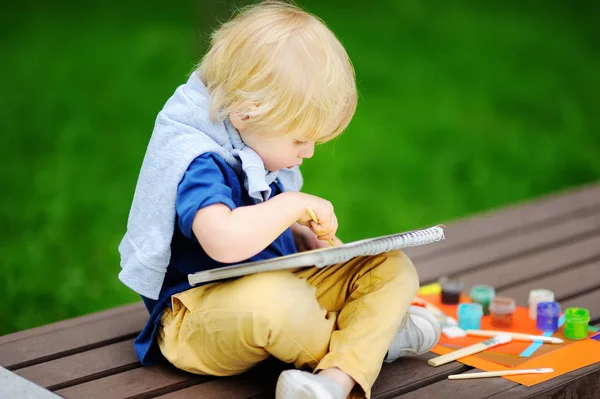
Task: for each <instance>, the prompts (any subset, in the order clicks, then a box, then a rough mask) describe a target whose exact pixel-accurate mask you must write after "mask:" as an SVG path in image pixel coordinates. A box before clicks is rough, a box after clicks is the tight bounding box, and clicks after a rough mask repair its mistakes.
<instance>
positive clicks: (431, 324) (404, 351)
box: [384, 306, 441, 363]
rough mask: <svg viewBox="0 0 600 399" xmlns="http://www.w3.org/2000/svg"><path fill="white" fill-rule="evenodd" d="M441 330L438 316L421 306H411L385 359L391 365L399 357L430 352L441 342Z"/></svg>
mask: <svg viewBox="0 0 600 399" xmlns="http://www.w3.org/2000/svg"><path fill="white" fill-rule="evenodd" d="M440 334H441V328H440V323H439V322H438V320H437V318H436V316H435V315H434V314H433V313H432V312H431V311H429V310H427V309H425V308H423V307H421V306H410V307H409V308H408V313H407V314H406V316H405V317H404V320H403V321H402V325H401V326H400V328H399V329H398V333H396V337H395V338H394V341H393V342H392V344H391V345H390V349H389V350H388V353H387V355H386V357H385V359H384V362H386V363H391V362H393V361H394V360H396V359H398V358H399V357H405V356H418V355H422V354H423V353H426V352H429V351H430V350H431V348H433V347H434V346H435V345H437V343H438V341H439V340H440Z"/></svg>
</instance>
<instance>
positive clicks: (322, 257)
mask: <svg viewBox="0 0 600 399" xmlns="http://www.w3.org/2000/svg"><path fill="white" fill-rule="evenodd" d="M444 238H445V236H444V229H443V226H442V225H438V226H433V227H430V228H427V229H422V230H413V231H407V232H404V233H396V234H391V235H387V236H381V237H375V238H368V239H365V240H360V241H354V242H350V243H346V244H342V245H338V246H336V247H330V248H321V249H315V250H312V251H305V252H299V253H296V254H293V255H286V256H280V257H277V258H271V259H266V260H260V261H254V262H245V263H238V264H235V265H232V266H225V267H221V268H218V269H211V270H205V271H201V272H198V273H193V274H189V275H188V281H189V283H190V285H192V286H193V285H196V284H200V283H206V282H210V281H215V280H223V279H228V278H233V277H240V276H244V275H247V274H254V273H261V272H267V271H273V270H283V269H296V268H301V267H319V268H320V267H325V266H330V265H335V264H337V263H341V262H347V261H349V260H350V259H352V258H355V257H357V256H366V255H378V254H381V253H384V252H388V251H392V250H396V249H403V248H408V247H415V246H419V245H426V244H431V243H433V242H436V241H440V240H443V239H444Z"/></svg>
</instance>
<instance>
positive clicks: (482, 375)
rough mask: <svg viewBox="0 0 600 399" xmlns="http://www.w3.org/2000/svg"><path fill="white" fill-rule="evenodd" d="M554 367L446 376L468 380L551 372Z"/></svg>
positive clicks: (450, 378)
mask: <svg viewBox="0 0 600 399" xmlns="http://www.w3.org/2000/svg"><path fill="white" fill-rule="evenodd" d="M553 372H554V369H551V368H539V369H528V370H504V371H487V372H484V373H465V374H452V375H449V376H448V379H449V380H470V379H472V378H489V377H503V376H505V375H520V374H545V373H553Z"/></svg>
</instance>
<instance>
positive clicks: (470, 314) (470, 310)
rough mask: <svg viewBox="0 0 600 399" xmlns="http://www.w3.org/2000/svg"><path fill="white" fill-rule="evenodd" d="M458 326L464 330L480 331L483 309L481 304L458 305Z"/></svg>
mask: <svg viewBox="0 0 600 399" xmlns="http://www.w3.org/2000/svg"><path fill="white" fill-rule="evenodd" d="M457 314H458V326H459V327H460V328H462V329H463V330H479V329H480V328H481V316H483V307H482V306H481V304H480V303H461V304H460V305H458V311H457Z"/></svg>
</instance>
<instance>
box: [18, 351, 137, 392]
mask: <svg viewBox="0 0 600 399" xmlns="http://www.w3.org/2000/svg"><path fill="white" fill-rule="evenodd" d="M139 365H140V363H139V362H138V359H137V357H136V355H135V351H134V349H133V339H129V340H126V341H122V342H118V343H116V344H112V345H107V346H103V347H100V348H96V349H92V350H89V351H85V352H81V353H77V354H75V355H71V356H66V357H61V358H59V359H55V360H51V361H48V362H44V363H40V364H36V365H34V366H29V367H24V368H21V369H19V370H16V371H15V374H18V375H20V376H21V377H23V378H26V379H28V380H29V381H32V382H34V383H36V384H38V385H40V386H43V387H45V388H47V389H50V390H57V389H62V388H66V387H69V386H72V385H76V384H81V383H83V382H87V381H91V380H95V379H98V378H102V377H105V376H108V375H111V374H117V373H120V372H123V371H126V370H131V369H133V368H136V367H139Z"/></svg>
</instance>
